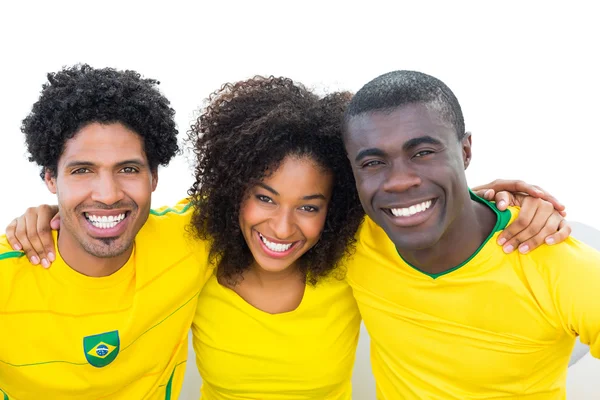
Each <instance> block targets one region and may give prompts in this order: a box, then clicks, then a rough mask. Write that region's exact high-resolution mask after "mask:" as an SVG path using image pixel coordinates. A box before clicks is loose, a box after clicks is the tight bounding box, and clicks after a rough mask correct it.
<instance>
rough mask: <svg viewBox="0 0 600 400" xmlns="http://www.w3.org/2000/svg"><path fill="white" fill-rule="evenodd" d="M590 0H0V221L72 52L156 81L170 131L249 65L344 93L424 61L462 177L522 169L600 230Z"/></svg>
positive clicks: (167, 177) (13, 203)
mask: <svg viewBox="0 0 600 400" xmlns="http://www.w3.org/2000/svg"><path fill="white" fill-rule="evenodd" d="M594 3H595V2H593V1H589V2H583V1H569V2H566V1H565V2H560V3H559V2H555V1H544V2H542V1H527V2H525V1H504V2H483V1H445V2H442V1H440V2H427V1H410V2H409V1H389V2H380V1H373V0H369V1H362V2H360V3H358V5H354V4H352V3H351V2H350V1H325V0H321V1H309V0H305V1H302V2H287V1H239V2H231V1H211V2H204V1H195V2H181V1H179V2H178V1H175V0H172V1H170V2H167V1H160V2H158V1H156V2H154V1H143V2H142V1H140V2H133V1H125V0H121V1H93V2H75V1H73V2H66V1H43V2H42V1H39V2H32V1H3V2H2V3H1V5H0V134H1V135H2V136H1V137H2V142H1V143H2V144H1V145H0V168H1V171H2V175H1V176H2V182H1V183H2V185H1V189H0V190H1V196H0V201H1V203H0V205H1V207H0V230H3V228H2V227H4V226H5V225H6V224H7V223H8V222H9V221H10V220H11V219H12V218H13V217H14V216H16V215H17V214H20V213H21V212H22V211H23V210H24V208H25V207H26V206H28V205H35V204H38V203H41V202H53V201H54V199H53V197H52V196H51V195H50V194H49V192H47V190H46V188H45V187H44V185H43V183H42V181H41V179H40V178H39V176H38V168H37V166H34V165H31V164H30V163H28V161H27V159H26V149H25V147H24V145H23V137H22V134H21V133H20V130H19V128H20V124H21V120H22V119H23V118H24V117H25V116H26V115H27V113H28V112H29V110H30V107H31V105H32V104H33V103H34V102H35V101H36V99H37V97H38V95H39V91H40V89H41V85H42V83H44V82H45V74H46V73H47V72H50V71H56V70H58V69H60V68H61V67H62V66H64V65H71V64H74V63H78V62H86V63H89V64H91V65H92V66H94V67H105V66H111V67H117V68H120V69H134V70H137V71H139V72H140V73H142V74H143V75H144V76H146V77H151V78H156V79H159V80H160V81H161V82H162V84H161V85H160V87H161V89H162V91H163V93H164V94H165V95H166V96H167V97H168V98H169V99H170V100H171V102H172V106H173V108H174V109H175V110H176V112H177V123H178V127H179V129H180V132H181V133H185V131H186V130H187V127H188V126H189V124H190V122H191V120H192V118H193V116H194V112H195V110H198V108H199V107H200V106H201V105H202V100H203V99H204V98H206V97H207V95H208V94H209V93H210V92H211V91H213V90H215V89H217V88H218V87H219V86H220V85H221V84H222V83H224V82H227V81H234V80H239V79H243V78H247V77H250V76H252V75H255V74H264V75H271V74H272V75H284V76H288V77H291V78H293V79H295V80H298V81H300V82H303V83H305V84H307V85H308V86H310V87H315V88H317V89H319V90H320V91H322V90H335V89H348V90H352V91H356V90H358V89H359V88H360V87H361V85H362V84H364V83H366V82H367V81H368V80H370V79H371V78H374V77H375V76H377V75H379V74H381V73H384V72H388V71H391V70H394V69H415V70H419V71H422V72H426V73H429V74H431V75H434V76H436V77H438V78H440V79H442V80H443V81H444V82H446V83H447V84H448V85H449V86H450V87H451V88H452V89H453V91H454V92H455V94H456V95H457V97H458V99H459V100H460V102H461V105H462V106H463V112H464V115H465V120H466V125H467V129H468V130H470V131H471V132H473V146H474V149H473V151H474V158H473V162H472V164H471V166H470V168H469V169H468V172H467V174H468V178H469V183H470V184H471V185H475V184H479V183H484V182H487V181H490V180H492V179H494V178H498V177H502V178H520V179H524V180H526V181H529V182H532V183H536V184H539V185H540V186H542V187H543V188H545V189H547V190H549V191H550V192H551V193H553V194H555V195H556V196H557V197H558V198H559V199H560V200H561V201H563V202H564V203H565V204H566V205H567V211H568V214H569V218H571V219H573V220H577V221H581V222H585V223H587V224H588V225H591V226H593V227H596V228H600V213H598V212H597V211H596V209H597V207H596V206H595V201H597V199H596V198H594V196H593V195H594V194H596V193H597V192H598V191H597V182H598V179H597V176H596V172H597V171H598V168H597V165H598V162H597V160H598V159H597V157H598V150H599V149H598V142H599V141H598V135H599V134H600V129H599V127H598V121H597V120H598V115H599V111H598V108H599V106H600V100H599V95H600V62H599V61H598V59H599V57H598V52H599V51H598V49H599V48H600V44H599V39H600V28H599V27H600V22H599V20H598V15H599V14H598V12H597V11H596V10H595V8H597V6H595V5H594ZM182 136H183V135H182ZM189 171H190V168H189V163H188V161H187V160H186V159H185V157H179V158H178V159H176V160H175V161H174V162H173V163H172V164H171V166H169V167H168V168H166V169H163V170H161V175H160V180H159V186H158V190H157V192H156V193H155V196H154V198H153V205H154V206H159V205H163V204H171V203H174V202H176V201H177V200H178V199H180V198H181V197H183V196H184V195H185V191H186V190H187V188H188V186H189V185H190V184H191V182H192V180H191V173H190V172H189ZM596 365H597V364H596ZM599 396H600V395H599Z"/></svg>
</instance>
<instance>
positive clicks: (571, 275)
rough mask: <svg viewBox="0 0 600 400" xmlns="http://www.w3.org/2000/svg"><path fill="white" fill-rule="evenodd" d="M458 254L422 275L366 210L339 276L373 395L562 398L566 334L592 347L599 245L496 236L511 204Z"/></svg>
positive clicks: (598, 326) (599, 323)
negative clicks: (343, 275) (523, 250)
mask: <svg viewBox="0 0 600 400" xmlns="http://www.w3.org/2000/svg"><path fill="white" fill-rule="evenodd" d="M476 200H477V201H481V202H483V203H484V204H487V205H488V206H489V207H491V208H492V209H493V210H494V211H495V213H496V215H497V223H496V226H495V228H494V231H493V232H492V233H491V234H490V236H489V237H488V238H487V240H486V242H484V243H483V244H482V245H481V247H480V248H479V249H478V251H477V252H476V253H475V254H474V255H473V256H472V257H471V258H469V259H468V260H467V261H465V262H464V263H463V264H461V265H459V266H457V267H455V268H453V269H451V270H450V271H447V272H446V273H443V274H438V275H428V274H426V273H423V272H421V271H419V270H417V269H416V268H414V267H412V266H411V265H409V264H407V263H406V262H405V261H403V259H402V258H401V257H400V256H399V254H398V252H397V251H396V248H395V246H394V244H393V243H392V242H391V241H390V239H389V238H388V236H387V235H386V233H385V232H384V231H383V229H381V228H380V227H379V226H377V225H376V224H375V223H374V222H373V221H372V220H370V219H369V218H367V219H366V221H365V223H364V224H363V225H362V226H361V228H360V230H359V232H358V239H359V242H358V246H357V250H356V254H355V257H354V258H353V259H352V260H351V261H350V265H349V270H348V282H349V283H350V285H351V286H352V289H353V293H354V296H355V298H356V300H357V302H358V306H359V309H360V312H361V315H362V317H363V320H364V323H365V326H366V328H367V330H368V332H369V335H370V338H371V364H372V368H373V374H374V376H375V380H376V385H377V398H378V399H386V400H396V399H406V400H411V399H415V400H416V399H419V400H421V399H460V400H464V399H528V400H534V399H535V400H551V399H564V398H565V386H566V375H567V367H568V362H569V358H570V354H571V351H572V349H573V346H574V343H575V338H576V337H577V336H578V335H579V336H580V339H581V341H582V342H583V343H586V344H589V345H590V346H591V354H592V355H593V356H595V357H600V294H599V293H598V290H599V289H600V255H599V253H598V252H597V251H596V250H594V249H592V248H590V247H588V246H586V245H585V244H583V243H581V242H579V241H577V240H575V239H572V238H569V239H567V240H566V241H565V242H563V243H560V244H557V245H553V246H547V245H543V246H542V247H540V248H538V249H536V250H534V251H532V252H531V253H529V254H526V255H522V254H520V253H519V252H513V253H511V254H505V253H504V252H503V251H502V247H501V246H498V245H497V244H496V238H497V236H498V234H499V233H500V231H501V230H502V229H503V228H504V227H505V226H506V225H507V223H508V222H509V220H511V219H512V218H514V217H515V216H516V215H517V213H518V209H517V208H511V209H510V210H507V211H505V212H500V211H498V210H497V209H496V208H495V207H494V206H493V205H492V204H490V203H487V202H485V201H484V200H479V199H476Z"/></svg>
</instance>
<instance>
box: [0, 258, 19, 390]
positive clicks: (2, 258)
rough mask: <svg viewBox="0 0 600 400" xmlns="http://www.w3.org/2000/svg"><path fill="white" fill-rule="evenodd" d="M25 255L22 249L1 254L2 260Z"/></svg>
mask: <svg viewBox="0 0 600 400" xmlns="http://www.w3.org/2000/svg"><path fill="white" fill-rule="evenodd" d="M24 255H25V253H23V252H22V251H7V252H6V253H2V254H0V260H6V259H9V258H20V257H23V256H24ZM0 390H1V389H0Z"/></svg>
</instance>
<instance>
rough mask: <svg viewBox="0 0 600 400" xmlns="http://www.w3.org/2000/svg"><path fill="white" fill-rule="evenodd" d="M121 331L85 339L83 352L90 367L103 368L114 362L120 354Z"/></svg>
mask: <svg viewBox="0 0 600 400" xmlns="http://www.w3.org/2000/svg"><path fill="white" fill-rule="evenodd" d="M119 348H120V340H119V331H112V332H105V333H100V334H99V335H92V336H86V337H84V338H83V352H84V353H85V358H86V360H87V361H88V362H89V363H90V365H92V366H94V367H97V368H102V367H106V366H107V365H108V364H110V363H111V362H113V360H114V359H115V358H117V354H119Z"/></svg>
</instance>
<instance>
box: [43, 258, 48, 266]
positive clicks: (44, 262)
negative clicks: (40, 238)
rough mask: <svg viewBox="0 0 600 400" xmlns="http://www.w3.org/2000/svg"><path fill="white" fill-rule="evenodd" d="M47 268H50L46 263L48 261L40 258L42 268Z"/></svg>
mask: <svg viewBox="0 0 600 400" xmlns="http://www.w3.org/2000/svg"><path fill="white" fill-rule="evenodd" d="M49 266H50V263H49V262H48V260H46V259H45V258H42V267H44V268H48V267H49Z"/></svg>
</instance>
